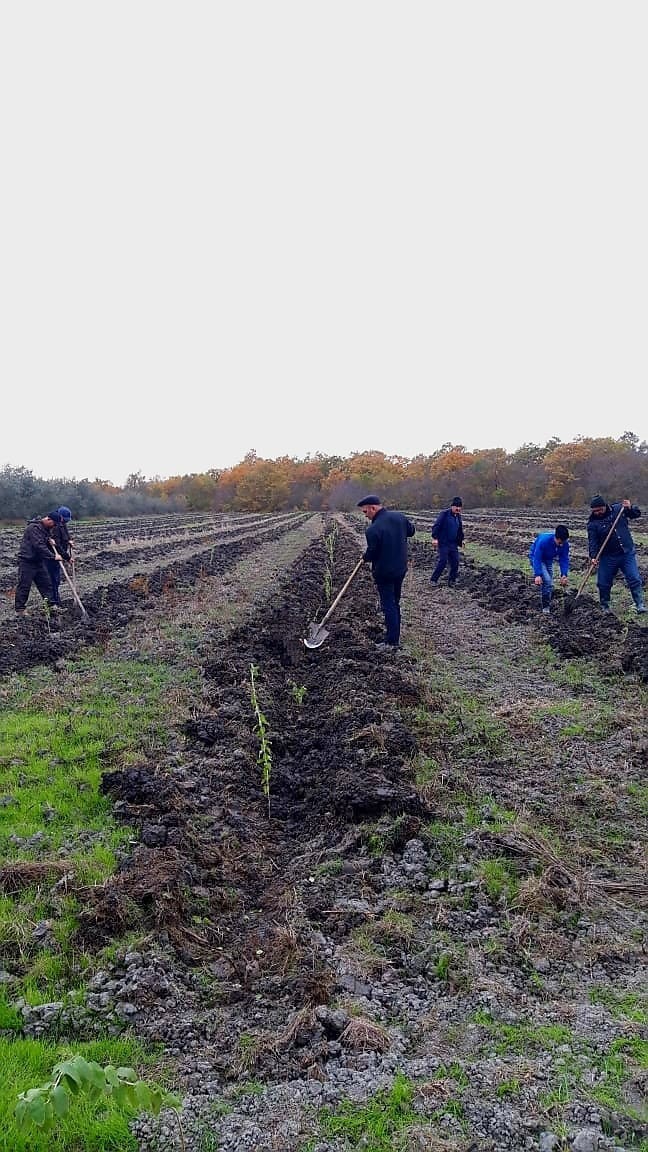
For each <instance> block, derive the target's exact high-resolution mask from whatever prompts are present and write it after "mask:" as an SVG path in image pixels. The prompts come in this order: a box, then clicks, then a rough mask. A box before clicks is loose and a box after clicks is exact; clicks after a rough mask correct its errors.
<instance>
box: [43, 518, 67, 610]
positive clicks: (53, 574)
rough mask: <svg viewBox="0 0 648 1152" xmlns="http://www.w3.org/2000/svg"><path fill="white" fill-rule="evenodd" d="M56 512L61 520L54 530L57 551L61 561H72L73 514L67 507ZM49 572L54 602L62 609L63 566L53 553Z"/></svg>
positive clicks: (49, 563)
mask: <svg viewBox="0 0 648 1152" xmlns="http://www.w3.org/2000/svg"><path fill="white" fill-rule="evenodd" d="M56 511H57V512H58V514H59V517H60V520H59V523H58V524H55V525H54V527H53V528H52V539H53V540H54V543H55V545H56V551H57V552H58V554H59V556H60V557H61V559H62V560H71V559H72V537H71V536H70V533H69V531H68V524H69V522H70V520H71V519H72V513H71V512H70V509H69V508H66V507H65V505H62V507H60V508H57V509H56ZM47 571H48V572H49V578H50V580H51V582H52V601H53V603H54V604H58V606H59V608H60V607H61V596H60V591H59V588H60V584H61V564H60V561H58V560H57V559H56V557H55V556H54V554H53V553H50V558H49V560H48V561H47Z"/></svg>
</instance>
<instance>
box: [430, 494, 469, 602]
mask: <svg viewBox="0 0 648 1152" xmlns="http://www.w3.org/2000/svg"><path fill="white" fill-rule="evenodd" d="M462 508H463V500H462V499H461V496H453V497H452V500H451V501H450V507H449V508H444V510H443V512H440V513H439V515H438V516H437V518H436V520H435V521H434V524H433V525H432V543H433V544H434V545H436V547H437V548H438V549H439V557H438V560H437V562H436V565H435V568H434V572H433V573H432V575H431V577H430V583H431V584H432V586H433V587H434V586H435V585H436V584H437V583H438V581H439V577H440V575H441V573H442V572H443V570H444V568H445V567H446V565H447V566H448V567H449V572H448V588H454V586H455V584H456V583H457V574H458V572H459V549H460V548H463V543H464V530H463V520H462V519H461V509H462Z"/></svg>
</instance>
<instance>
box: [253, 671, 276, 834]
mask: <svg viewBox="0 0 648 1152" xmlns="http://www.w3.org/2000/svg"><path fill="white" fill-rule="evenodd" d="M258 671H259V669H258V668H257V666H256V664H250V685H251V687H250V698H251V700H252V707H253V708H254V714H255V716H256V725H255V728H254V731H255V733H256V735H257V736H258V737H259V753H258V756H257V763H258V764H259V765H260V766H261V782H262V788H263V795H264V796H265V797H266V798H267V801H268V817H269V816H270V773H271V770H272V746H271V741H270V739H269V737H268V721H267V719H266V717H265V716H264V715H263V712H262V711H261V707H260V705H259V697H258V695H257V690H256V676H257V673H258Z"/></svg>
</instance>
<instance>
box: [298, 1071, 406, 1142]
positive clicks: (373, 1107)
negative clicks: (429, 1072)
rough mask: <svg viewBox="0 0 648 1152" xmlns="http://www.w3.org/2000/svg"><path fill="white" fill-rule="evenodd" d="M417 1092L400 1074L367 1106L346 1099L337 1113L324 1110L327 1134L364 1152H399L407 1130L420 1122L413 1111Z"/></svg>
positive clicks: (321, 1119) (324, 1127)
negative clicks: (388, 1087) (413, 1102)
mask: <svg viewBox="0 0 648 1152" xmlns="http://www.w3.org/2000/svg"><path fill="white" fill-rule="evenodd" d="M413 1099H414V1089H413V1086H412V1084H411V1083H410V1081H409V1080H408V1079H407V1078H406V1077H405V1076H403V1075H402V1074H401V1073H399V1074H398V1075H397V1076H396V1079H395V1080H394V1083H393V1085H392V1087H391V1088H390V1089H388V1090H387V1089H385V1090H383V1091H380V1092H377V1093H376V1095H375V1096H373V1097H372V1098H371V1099H370V1100H368V1101H367V1102H366V1103H365V1104H355V1103H353V1102H352V1101H350V1100H345V1101H344V1102H343V1103H342V1104H341V1106H340V1107H339V1108H338V1109H337V1110H336V1111H335V1112H333V1111H331V1110H330V1109H328V1108H323V1109H322V1111H321V1112H320V1114H319V1122H320V1126H321V1129H322V1131H323V1133H324V1134H325V1135H326V1136H332V1137H333V1138H341V1139H343V1140H345V1141H346V1142H347V1144H348V1145H349V1147H351V1148H362V1149H363V1150H364V1152H397V1150H398V1149H400V1148H404V1147H405V1139H406V1133H407V1129H408V1128H411V1127H412V1125H414V1124H416V1123H417V1122H418V1121H419V1119H420V1118H419V1117H418V1116H417V1114H416V1112H415V1111H414V1110H413V1108H412V1101H413Z"/></svg>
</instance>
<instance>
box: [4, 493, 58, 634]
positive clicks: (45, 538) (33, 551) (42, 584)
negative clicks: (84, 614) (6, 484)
mask: <svg viewBox="0 0 648 1152" xmlns="http://www.w3.org/2000/svg"><path fill="white" fill-rule="evenodd" d="M60 522H61V517H60V515H59V513H58V512H48V513H47V516H36V517H35V518H34V519H33V520H30V521H29V522H28V524H27V527H26V528H25V531H24V532H23V536H22V540H21V541H20V548H19V549H18V583H17V585H16V592H15V596H14V607H15V609H16V612H17V613H18V614H19V615H20V614H21V613H23V612H24V611H25V608H26V605H27V600H28V599H29V593H30V592H31V586H32V584H35V585H36V587H37V588H38V591H39V592H40V594H41V596H42V598H43V600H44V601H45V603H46V604H47V606H48V607H49V609H50V610H55V611H60V609H58V607H57V605H56V604H55V603H54V593H53V590H52V582H51V580H50V578H49V573H48V570H47V565H48V562H49V561H50V560H51V559H52V557H53V555H54V551H53V548H52V546H51V544H50V540H52V532H53V529H54V525H55V524H60Z"/></svg>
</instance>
